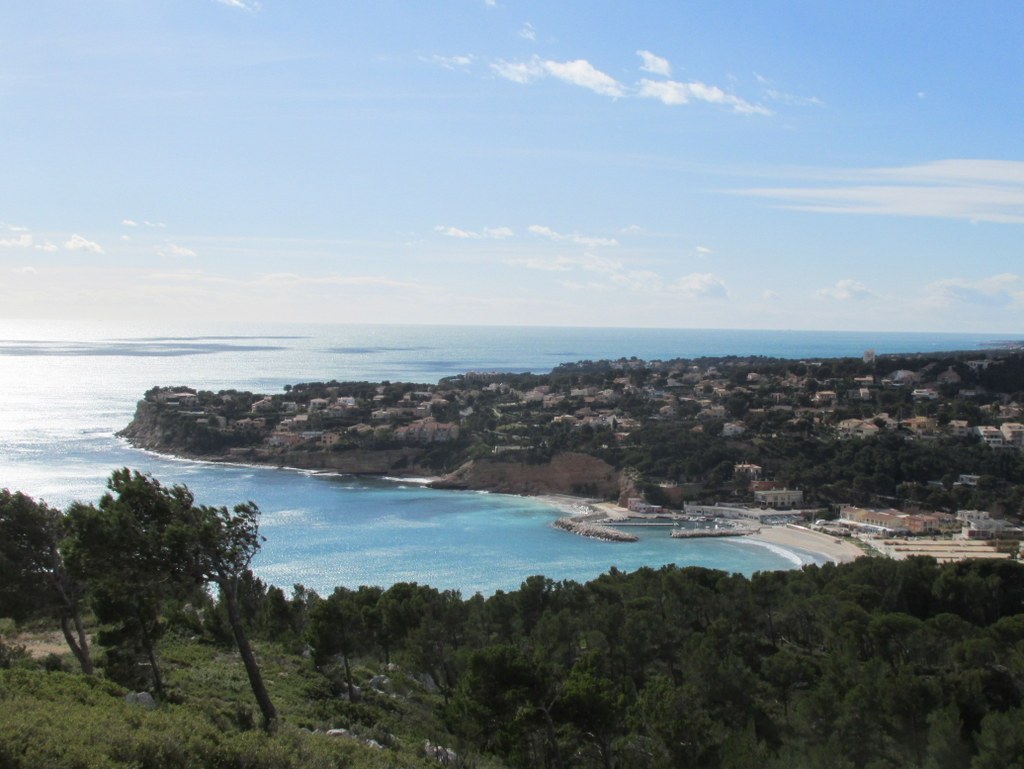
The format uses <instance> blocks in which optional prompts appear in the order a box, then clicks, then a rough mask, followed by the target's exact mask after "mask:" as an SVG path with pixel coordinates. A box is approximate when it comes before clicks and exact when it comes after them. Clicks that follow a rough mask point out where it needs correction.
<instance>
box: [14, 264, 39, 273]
mask: <svg viewBox="0 0 1024 769" xmlns="http://www.w3.org/2000/svg"><path fill="white" fill-rule="evenodd" d="M11 272H13V273H14V274H15V275H35V274H36V272H37V270H36V268H35V267H32V266H31V265H30V266H27V267H15V268H14V269H13V270H11Z"/></svg>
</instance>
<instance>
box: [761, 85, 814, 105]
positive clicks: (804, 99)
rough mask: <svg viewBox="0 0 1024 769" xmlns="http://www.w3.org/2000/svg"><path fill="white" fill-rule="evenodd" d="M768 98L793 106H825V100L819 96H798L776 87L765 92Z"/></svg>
mask: <svg viewBox="0 0 1024 769" xmlns="http://www.w3.org/2000/svg"><path fill="white" fill-rule="evenodd" d="M764 95H765V97H766V98H768V99H771V100H772V101H777V102H779V103H780V104H788V105H789V106H791V107H824V106H825V102H823V101H822V100H821V99H819V98H818V97H817V96H797V95H795V94H791V93H786V92H785V91H780V90H778V89H776V88H769V89H768V90H766V91H765V92H764Z"/></svg>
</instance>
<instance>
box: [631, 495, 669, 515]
mask: <svg viewBox="0 0 1024 769" xmlns="http://www.w3.org/2000/svg"><path fill="white" fill-rule="evenodd" d="M626 507H627V508H628V509H629V511H630V512H631V513H641V514H643V515H656V514H658V513H660V512H661V511H662V507H661V505H652V504H651V503H650V502H647V501H645V500H644V499H643V497H630V498H629V499H628V500H626Z"/></svg>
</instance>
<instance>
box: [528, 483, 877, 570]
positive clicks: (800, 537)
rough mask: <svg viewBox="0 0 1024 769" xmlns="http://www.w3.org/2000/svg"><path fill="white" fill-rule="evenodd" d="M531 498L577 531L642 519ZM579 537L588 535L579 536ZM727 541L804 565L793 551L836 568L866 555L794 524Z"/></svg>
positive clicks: (592, 504) (608, 505) (570, 500)
mask: <svg viewBox="0 0 1024 769" xmlns="http://www.w3.org/2000/svg"><path fill="white" fill-rule="evenodd" d="M532 498H533V499H537V500H539V501H542V502H544V503H546V504H548V505H550V506H551V507H553V508H555V509H556V510H560V511H562V512H564V513H566V514H567V515H566V517H565V518H561V519H559V520H562V521H566V522H572V523H574V524H576V526H577V527H578V526H580V525H582V526H586V525H588V524H589V523H591V522H593V521H597V520H601V521H605V520H608V519H612V520H616V519H617V520H620V521H626V520H628V519H630V518H632V517H638V518H642V516H635V514H632V513H630V512H629V511H628V510H626V509H625V508H622V507H619V506H618V505H616V504H615V503H614V502H605V501H597V500H594V499H591V498H587V497H573V496H571V495H568V494H537V495H532ZM553 525H556V527H557V528H559V529H561V530H563V531H569V532H573V531H574V529H573V528H572V527H569V526H568V525H566V524H562V525H557V524H553ZM613 525H614V524H612V526H613ZM580 536H586V535H583V534H580ZM701 538H702V537H685V538H682V539H684V540H685V541H692V540H694V539H701ZM709 538H711V539H721V538H722V537H721V536H720V535H719V536H713V537H709ZM725 538H726V539H729V540H738V541H740V542H742V541H749V542H750V543H751V544H754V545H758V546H764V547H768V548H781V549H782V550H785V551H787V552H789V553H790V554H791V555H793V556H794V558H797V559H799V560H800V561H801V562H803V558H800V556H799V553H797V552H794V551H802V552H804V553H810V554H811V555H813V556H814V557H815V558H820V559H822V560H824V561H826V562H829V563H835V564H840V563H849V562H850V561H853V560H855V559H857V558H860V557H861V556H863V555H864V551H863V550H861V549H860V548H859V547H857V546H856V545H854V544H852V543H851V542H847V541H845V540H843V539H839V538H837V537H833V536H831V535H829V534H822V533H821V532H817V531H812V530H811V529H808V528H806V527H804V526H798V525H795V524H785V525H782V526H768V525H762V526H759V527H757V528H754V529H751V530H749V531H746V532H744V533H742V534H734V535H731V536H728V537H725ZM794 562H795V561H794ZM804 565H806V564H804Z"/></svg>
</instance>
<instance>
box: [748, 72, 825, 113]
mask: <svg viewBox="0 0 1024 769" xmlns="http://www.w3.org/2000/svg"><path fill="white" fill-rule="evenodd" d="M754 78H755V79H756V80H757V82H758V83H760V84H761V85H763V86H764V87H765V90H764V96H765V98H766V99H771V100H772V101H777V102H780V103H781V104H787V105H789V106H791V107H824V106H825V102H823V101H822V100H821V99H819V98H818V97H817V96H796V95H795V94H791V93H786V92H785V91H780V90H779V89H778V88H777V87H776V85H775V83H774V81H772V80H770V79H769V78H766V77H765V76H764V75H760V74H758V73H757V72H755V73H754Z"/></svg>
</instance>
